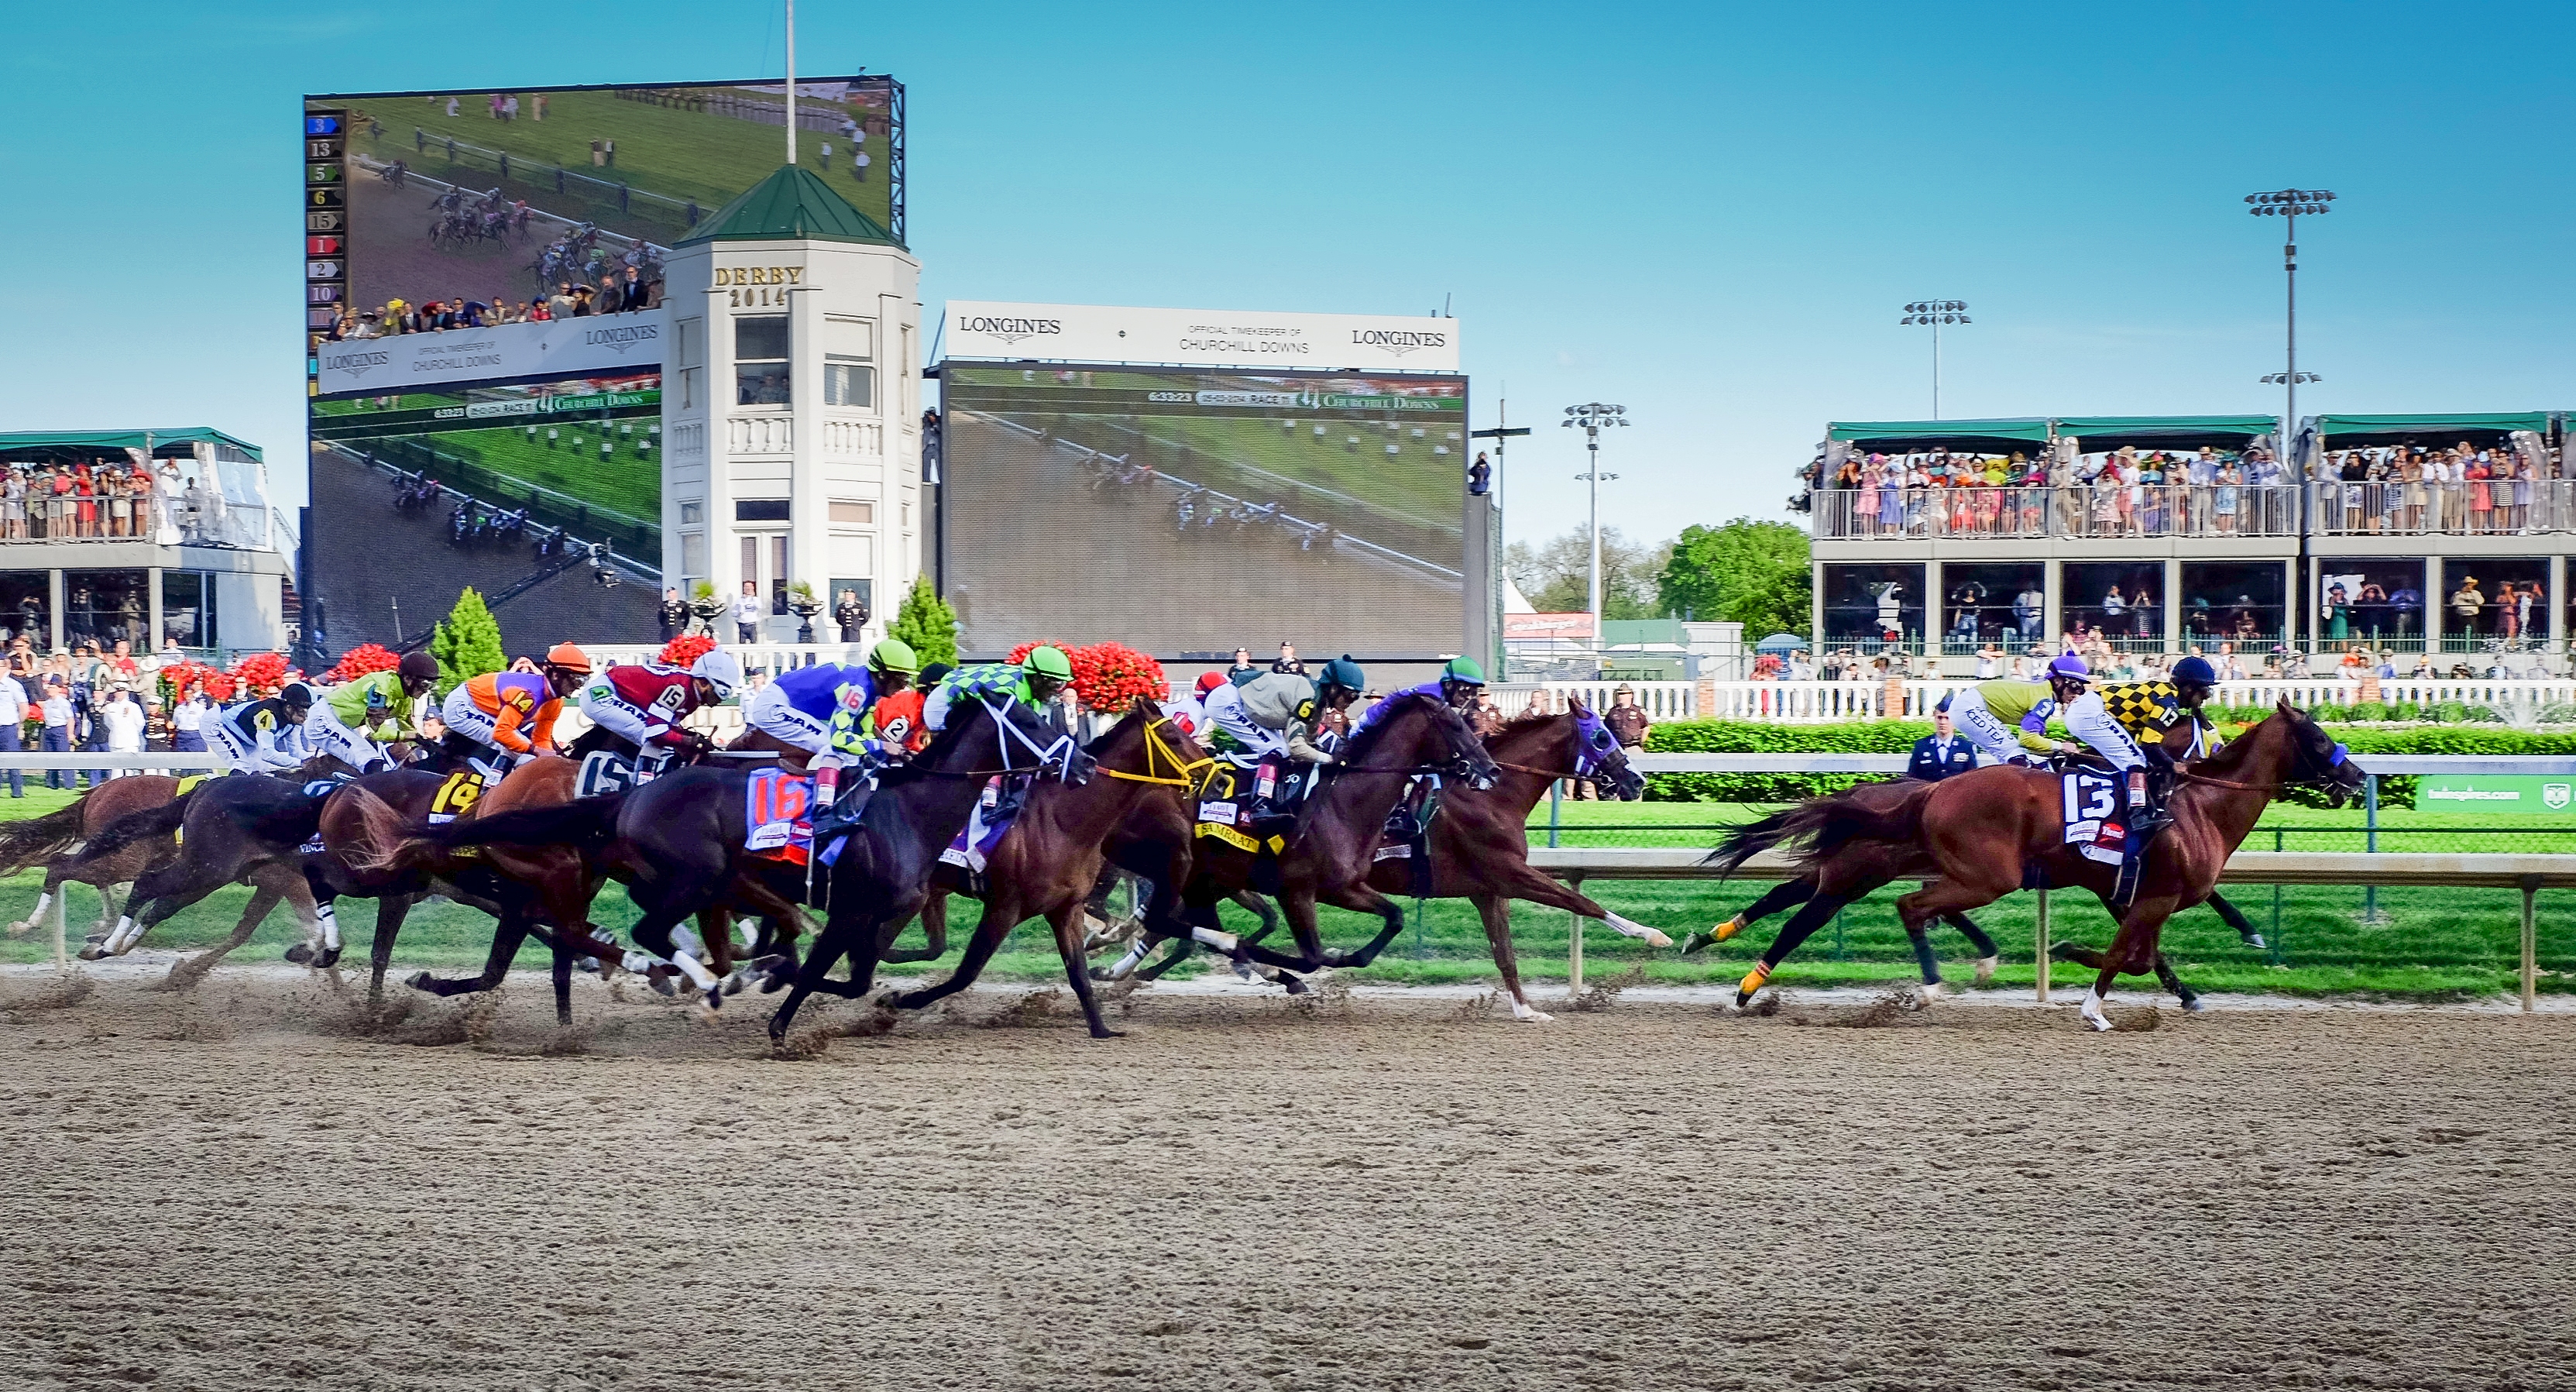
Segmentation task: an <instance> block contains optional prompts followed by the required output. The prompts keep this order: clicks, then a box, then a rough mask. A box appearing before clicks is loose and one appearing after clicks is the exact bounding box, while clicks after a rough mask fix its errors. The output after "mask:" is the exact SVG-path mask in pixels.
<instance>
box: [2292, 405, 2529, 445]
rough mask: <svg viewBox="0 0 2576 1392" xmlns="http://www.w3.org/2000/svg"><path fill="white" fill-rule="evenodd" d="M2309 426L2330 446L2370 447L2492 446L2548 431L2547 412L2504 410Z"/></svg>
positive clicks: (2339, 419)
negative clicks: (2515, 434) (2527, 433)
mask: <svg viewBox="0 0 2576 1392" xmlns="http://www.w3.org/2000/svg"><path fill="white" fill-rule="evenodd" d="M2308 427H2309V428H2310V429H2312V430H2314V431H2316V432H2317V434H2318V436H2319V437H2320V438H2321V439H2322V440H2323V442H2324V447H2325V448H2327V449H2371V448H2375V447H2378V446H2382V445H2423V446H2425V447H2427V448H2431V447H2433V446H2437V445H2439V446H2449V445H2455V444H2458V443H2459V442H2460V441H2462V440H2466V441H2468V442H2469V443H2470V444H2473V445H2492V444H2495V443H2496V442H2498V441H2499V440H2502V439H2503V438H2504V437H2505V436H2507V435H2510V434H2512V433H2513V432H2515V431H2517V430H2528V431H2531V432H2533V433H2535V434H2544V435H2545V434H2547V433H2548V431H2549V413H2548V412H2546V411H2505V412H2496V413H2472V414H2467V415H2457V414H2454V415H2435V416H2311V417H2309V418H2308Z"/></svg>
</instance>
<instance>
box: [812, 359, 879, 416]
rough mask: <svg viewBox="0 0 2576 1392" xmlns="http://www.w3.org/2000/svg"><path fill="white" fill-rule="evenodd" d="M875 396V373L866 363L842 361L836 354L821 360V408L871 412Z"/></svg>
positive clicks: (874, 404) (851, 360) (875, 402)
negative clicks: (853, 409) (855, 408)
mask: <svg viewBox="0 0 2576 1392" xmlns="http://www.w3.org/2000/svg"><path fill="white" fill-rule="evenodd" d="M876 396H877V370H876V369H875V368H873V367H870V366H868V365H867V364H866V363H863V362H859V361H857V360H855V359H851V358H845V357H842V356H841V355H839V354H838V353H827V354H825V355H824V357H823V404H824V405H826V406H855V407H858V408H860V409H862V410H866V409H873V408H874V407H875V406H876V404H877V401H876Z"/></svg>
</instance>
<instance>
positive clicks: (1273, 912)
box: [1234, 889, 1279, 943]
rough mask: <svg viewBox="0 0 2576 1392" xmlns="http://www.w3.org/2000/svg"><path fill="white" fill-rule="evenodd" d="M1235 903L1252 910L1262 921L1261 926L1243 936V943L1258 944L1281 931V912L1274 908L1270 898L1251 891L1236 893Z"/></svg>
mask: <svg viewBox="0 0 2576 1392" xmlns="http://www.w3.org/2000/svg"><path fill="white" fill-rule="evenodd" d="M1234 902H1235V903H1236V904H1239V905H1241V906H1242V907H1244V908H1246V909H1250V910H1251V911H1252V912H1253V913H1254V914H1255V915H1256V916H1258V917H1259V918H1260V920H1261V926H1260V927H1258V928H1255V929H1253V930H1252V931H1251V932H1249V933H1246V934H1244V935H1243V941H1245V942H1248V943H1257V942H1259V941H1261V940H1262V939H1263V938H1266V937H1269V936H1270V935H1271V934H1273V933H1275V932H1278V931H1279V911H1278V910H1277V909H1275V908H1272V907H1271V905H1270V900H1269V898H1268V896H1266V895H1263V894H1260V893H1257V892H1255V891H1253V890H1249V889H1238V890H1236V891H1235V892H1234Z"/></svg>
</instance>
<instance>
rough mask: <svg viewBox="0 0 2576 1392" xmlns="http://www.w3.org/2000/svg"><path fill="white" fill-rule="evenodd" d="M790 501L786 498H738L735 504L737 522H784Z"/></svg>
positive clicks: (734, 511)
mask: <svg viewBox="0 0 2576 1392" xmlns="http://www.w3.org/2000/svg"><path fill="white" fill-rule="evenodd" d="M787 508H788V503H787V500H786V499H785V498H737V499H735V500H734V504H733V520H734V521H736V522H784V521H786V520H787Z"/></svg>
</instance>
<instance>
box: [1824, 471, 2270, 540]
mask: <svg viewBox="0 0 2576 1392" xmlns="http://www.w3.org/2000/svg"><path fill="white" fill-rule="evenodd" d="M1814 516H1815V523H1814V526H1815V535H1816V538H1817V539H1818V540H1825V541H1920V540H1923V539H1926V538H1930V537H1959V538H1973V539H2006V540H2008V539H2012V538H2027V539H2038V538H2043V537H2073V538H2100V539H2104V540H2113V539H2120V538H2139V539H2145V538H2151V537H2177V536H2187V537H2223V536H2264V537H2288V536H2297V535H2298V532H2299V493H2298V486H2297V485H2296V484H2264V485H2258V484H2179V483H2178V484H2152V485H2150V484H2114V485H2093V484H2069V485H2066V486H2064V487H2057V488H2049V487H2028V488H2015V487H2010V486H2006V487H2001V488H1983V487H1968V488H1828V489H1823V490H1820V491H1818V492H1817V493H1816V494H1815V514H1814Z"/></svg>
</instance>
